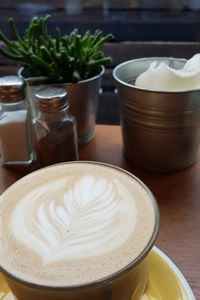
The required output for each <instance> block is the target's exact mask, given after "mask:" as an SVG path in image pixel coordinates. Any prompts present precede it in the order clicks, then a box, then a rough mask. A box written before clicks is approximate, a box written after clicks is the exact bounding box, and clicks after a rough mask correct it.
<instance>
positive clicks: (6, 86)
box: [0, 76, 32, 165]
mask: <svg viewBox="0 0 200 300" xmlns="http://www.w3.org/2000/svg"><path fill="white" fill-rule="evenodd" d="M30 125H31V124H30V117H29V109H28V102H27V100H26V97H25V82H24V80H23V79H22V78H20V77H18V76H4V77H1V78H0V156H1V164H2V165H21V164H22V165H23V164H30V163H31V162H32V149H31V132H30V129H31V127H30Z"/></svg>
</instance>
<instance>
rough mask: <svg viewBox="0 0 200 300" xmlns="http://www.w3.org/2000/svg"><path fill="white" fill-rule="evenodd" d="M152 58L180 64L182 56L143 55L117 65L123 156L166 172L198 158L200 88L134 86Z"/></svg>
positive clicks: (116, 76) (149, 167) (145, 166)
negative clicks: (177, 89) (170, 89)
mask: <svg viewBox="0 0 200 300" xmlns="http://www.w3.org/2000/svg"><path fill="white" fill-rule="evenodd" d="M152 61H158V62H161V61H162V62H165V63H166V64H168V65H170V66H174V68H177V69H178V68H181V67H182V66H183V64H184V63H185V60H183V59H175V58H159V57H153V58H144V59H136V60H132V61H127V62H124V63H122V64H120V65H118V66H117V67H116V68H115V69H114V71H113V76H114V78H115V80H116V83H117V90H118V98H119V106H120V119H121V128H122V137H123V147H124V154H125V156H126V157H127V158H128V159H129V160H130V161H131V162H133V163H134V164H137V165H139V166H141V167H144V168H147V169H153V170H156V171H161V172H167V171H175V170H180V169H183V168H186V167H188V166H190V165H192V164H193V163H195V161H196V160H197V152H198V147H199V142H200V90H193V91H186V92H185V91H184V92H160V91H159V92H156V91H151V90H145V89H140V88H137V87H136V86H134V82H135V79H136V78H137V76H138V75H139V74H141V73H142V72H144V71H145V70H146V69H147V68H148V67H149V65H150V63H151V62H152Z"/></svg>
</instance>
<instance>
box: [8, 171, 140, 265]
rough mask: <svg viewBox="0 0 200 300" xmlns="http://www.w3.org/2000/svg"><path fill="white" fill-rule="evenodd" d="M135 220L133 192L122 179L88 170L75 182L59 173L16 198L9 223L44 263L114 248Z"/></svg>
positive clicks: (130, 230)
mask: <svg viewBox="0 0 200 300" xmlns="http://www.w3.org/2000/svg"><path fill="white" fill-rule="evenodd" d="M130 199H132V201H130ZM136 219H137V209H136V205H135V202H134V199H133V195H132V194H131V193H130V192H129V191H128V189H127V188H126V186H125V185H124V184H122V183H121V182H120V181H119V180H116V179H113V180H106V179H104V178H96V177H95V176H93V175H87V176H84V177H82V178H80V179H79V180H77V181H76V182H74V183H71V181H70V180H68V179H66V178H61V179H58V180H57V181H52V182H48V183H44V184H43V185H40V186H38V187H37V188H35V189H34V190H32V191H31V192H29V193H28V194H27V195H26V196H24V197H23V198H22V199H21V200H20V201H19V204H18V205H17V206H16V208H15V210H14V212H13V216H12V224H11V225H12V232H13V233H14V235H15V237H16V238H17V239H18V240H19V241H20V242H22V243H23V244H25V245H26V246H27V247H29V248H30V249H32V250H33V251H34V252H35V253H37V254H38V255H39V256H40V257H41V258H42V260H43V262H44V264H49V263H52V262H54V261H62V260H63V259H65V260H66V259H67V260H73V259H82V258H86V257H89V256H95V255H101V254H104V253H106V252H108V251H111V250H113V249H115V248H116V247H119V246H120V245H121V244H123V243H124V242H125V241H126V240H127V239H128V238H129V237H130V235H131V233H133V230H134V228H135V225H136Z"/></svg>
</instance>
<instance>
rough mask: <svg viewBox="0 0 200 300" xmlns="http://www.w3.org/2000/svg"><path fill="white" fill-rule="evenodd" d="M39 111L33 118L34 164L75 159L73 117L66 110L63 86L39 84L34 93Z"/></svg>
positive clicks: (75, 145)
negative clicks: (40, 85)
mask: <svg viewBox="0 0 200 300" xmlns="http://www.w3.org/2000/svg"><path fill="white" fill-rule="evenodd" d="M35 97H36V100H37V101H38V102H39V113H38V116H36V117H35V118H34V119H33V132H34V134H33V135H34V148H35V159H36V167H43V166H48V165H51V164H55V163H60V162H65V161H71V160H77V159H78V146H77V145H78V144H77V132H76V121H75V118H74V117H73V116H72V115H70V113H69V104H68V102H67V92H66V91H65V89H63V88H59V87H56V86H55V87H50V88H42V89H41V90H39V91H38V92H37V93H36V95H35Z"/></svg>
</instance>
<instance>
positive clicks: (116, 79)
mask: <svg viewBox="0 0 200 300" xmlns="http://www.w3.org/2000/svg"><path fill="white" fill-rule="evenodd" d="M156 60H157V61H163V60H168V61H180V62H187V59H185V58H177V57H165V56H163V57H162V56H152V57H144V58H136V59H131V60H127V61H124V62H122V63H120V64H118V65H117V66H116V67H115V68H114V69H113V72H112V74H113V77H114V79H115V81H116V82H117V83H118V84H121V85H123V86H126V87H129V88H131V89H134V90H138V91H140V92H143V93H154V94H189V93H190V94H191V93H193V94H194V93H199V92H200V90H199V89H193V90H183V91H157V90H153V89H152V90H150V89H145V88H141V87H138V86H135V85H133V84H130V83H128V82H126V81H125V80H123V79H121V78H120V76H119V74H118V72H120V71H121V70H122V69H123V68H124V67H126V66H127V65H131V64H133V67H134V63H139V62H145V61H146V62H148V61H149V62H153V61H156Z"/></svg>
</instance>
